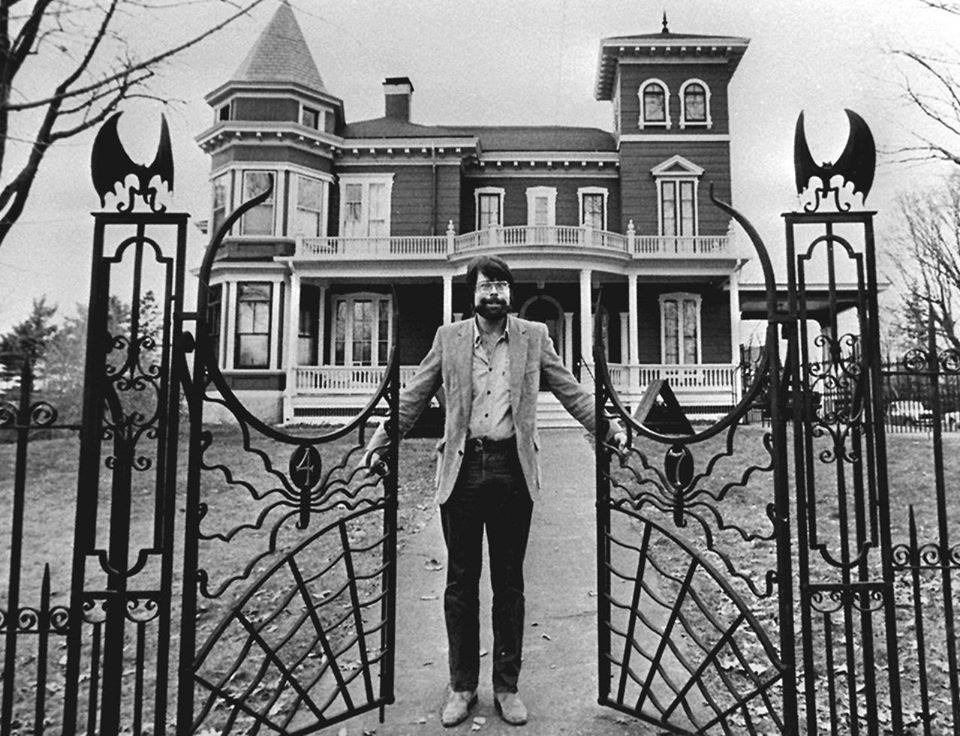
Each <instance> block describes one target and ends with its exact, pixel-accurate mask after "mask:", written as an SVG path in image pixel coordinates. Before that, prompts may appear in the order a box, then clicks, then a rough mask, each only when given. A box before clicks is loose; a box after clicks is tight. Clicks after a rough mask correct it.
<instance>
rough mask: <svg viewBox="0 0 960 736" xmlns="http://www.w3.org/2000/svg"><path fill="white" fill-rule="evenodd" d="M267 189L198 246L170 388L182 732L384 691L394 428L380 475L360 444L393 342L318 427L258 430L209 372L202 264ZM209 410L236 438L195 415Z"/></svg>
mask: <svg viewBox="0 0 960 736" xmlns="http://www.w3.org/2000/svg"><path fill="white" fill-rule="evenodd" d="M269 194H270V193H269V192H267V193H265V194H263V195H260V196H259V197H257V198H255V199H252V200H250V201H249V202H247V203H245V204H244V205H243V206H241V207H240V208H238V209H237V210H236V211H235V212H234V213H233V214H232V215H231V216H230V217H229V218H228V219H227V220H226V222H224V224H223V225H222V227H221V228H220V231H219V232H218V233H217V235H216V236H215V237H214V239H213V241H212V242H211V245H210V247H209V248H208V250H207V253H206V256H205V258H204V262H203V265H202V267H201V269H200V275H199V299H198V305H197V312H196V314H195V315H194V319H195V325H196V327H195V335H196V336H195V339H193V340H192V341H191V340H189V338H188V339H187V342H186V344H185V346H184V351H183V356H182V357H183V359H184V360H185V355H186V353H189V352H193V368H192V371H190V374H189V378H188V379H186V380H185V384H184V385H185V394H186V397H187V404H188V408H189V417H190V439H189V447H190V457H189V466H188V469H187V481H186V484H187V499H186V531H185V534H186V541H185V546H184V563H183V565H184V566H183V570H184V574H183V579H184V596H183V608H182V612H181V616H182V618H181V629H180V631H181V655H180V657H181V658H180V677H179V697H180V700H179V708H178V710H179V712H178V721H177V722H178V726H177V733H183V734H186V733H195V732H197V731H200V730H204V729H207V728H210V727H213V728H216V729H217V731H218V732H219V733H223V734H227V733H256V732H259V731H260V730H261V729H266V730H268V731H271V732H276V733H283V734H286V733H300V734H302V733H310V732H312V731H315V730H319V729H321V728H324V727H326V726H329V725H331V724H334V723H337V722H339V721H342V720H345V719H347V718H350V717H352V716H355V715H357V714H359V713H362V712H364V711H367V710H371V709H375V708H380V710H381V717H382V713H383V707H384V706H385V705H387V704H389V703H391V702H393V675H394V660H393V657H394V649H395V647H394V630H395V620H396V610H395V609H396V596H395V591H396V534H397V449H398V447H397V445H398V441H399V440H398V436H397V434H396V432H393V431H388V434H387V440H386V444H385V445H384V446H382V447H381V448H380V449H381V450H383V451H385V455H386V457H387V469H386V472H385V473H382V474H381V473H373V472H371V471H370V470H369V468H368V467H367V466H368V464H369V463H368V462H366V461H365V458H364V456H365V449H366V446H367V444H368V442H369V440H370V437H368V433H369V428H370V426H371V422H372V421H373V420H374V419H376V417H375V412H377V411H380V412H381V413H382V412H384V411H386V413H387V415H388V419H389V421H388V423H387V426H388V428H390V427H396V426H397V411H398V407H399V403H398V397H399V386H400V377H399V362H398V361H399V359H398V357H397V355H398V354H397V345H398V341H397V339H396V335H394V339H393V351H392V354H391V356H390V360H389V367H388V369H387V371H386V374H385V377H384V380H383V382H382V384H381V385H380V387H379V389H378V390H377V392H376V394H375V395H374V396H373V397H372V398H371V399H370V400H369V402H368V403H367V405H366V407H365V408H364V409H363V410H362V411H360V412H359V414H357V415H356V416H355V417H353V418H352V419H351V420H350V421H348V422H346V423H345V424H344V426H339V427H336V428H334V429H329V430H327V431H326V432H324V433H320V434H318V433H317V432H316V428H313V430H312V431H310V430H308V431H302V432H296V431H293V430H288V429H286V428H284V429H280V428H277V427H273V426H271V425H269V424H267V423H265V422H263V421H262V420H260V419H259V418H258V417H257V416H256V415H255V413H254V412H253V411H251V410H250V409H249V408H247V407H246V406H244V404H243V403H242V402H241V401H240V400H239V399H238V398H237V397H236V395H235V394H234V391H233V389H232V387H231V385H230V383H229V382H228V381H227V379H226V378H225V377H224V375H223V374H222V373H221V371H220V368H219V362H220V361H219V357H218V352H217V349H218V342H219V336H220V332H221V330H220V326H219V324H218V322H219V315H218V314H217V312H216V308H217V306H218V305H217V302H216V301H215V300H212V299H211V293H212V292H213V290H214V287H213V286H212V285H211V272H212V268H213V264H214V260H215V259H216V257H217V254H218V250H219V247H220V244H221V242H222V240H223V236H224V235H225V234H226V233H228V232H229V231H230V228H231V226H232V225H233V224H234V223H235V222H237V221H238V220H239V218H241V217H242V216H243V214H244V213H245V212H247V211H249V210H250V209H251V208H253V207H255V206H256V205H258V204H259V203H260V202H262V201H263V200H264V199H265V198H266V197H267V196H269ZM393 304H394V309H395V308H396V306H395V305H396V300H394V302H393ZM392 324H393V325H396V324H397V319H396V315H394V318H393V320H392ZM183 371H184V375H186V374H187V370H186V368H184V369H183ZM291 388H292V387H291ZM211 409H213V410H216V411H218V412H219V418H220V420H221V421H225V422H226V423H228V424H232V425H233V426H234V427H235V428H236V429H238V430H239V437H240V439H239V440H238V441H236V442H234V443H233V444H231V443H230V441H229V440H228V439H227V437H225V436H224V434H223V433H222V432H219V433H218V432H217V431H215V429H214V428H212V427H210V426H208V425H207V424H206V423H205V422H206V421H207V420H208V418H209V413H210V410H211ZM234 436H236V434H234ZM224 563H227V564H224Z"/></svg>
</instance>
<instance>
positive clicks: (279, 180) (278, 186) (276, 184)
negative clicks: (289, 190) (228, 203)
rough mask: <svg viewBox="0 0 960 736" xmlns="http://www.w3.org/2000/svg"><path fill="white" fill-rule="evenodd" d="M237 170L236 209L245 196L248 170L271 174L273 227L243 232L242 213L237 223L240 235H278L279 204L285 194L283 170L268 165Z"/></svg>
mask: <svg viewBox="0 0 960 736" xmlns="http://www.w3.org/2000/svg"><path fill="white" fill-rule="evenodd" d="M239 171H240V186H238V187H234V193H235V195H236V197H237V201H236V203H235V205H234V209H236V207H239V206H240V204H241V203H242V202H243V201H244V200H245V199H246V198H247V196H246V192H245V190H244V184H245V183H246V176H247V173H248V172H251V173H252V172H262V173H266V174H273V227H272V228H271V231H270V232H269V233H263V234H251V233H245V232H244V231H243V228H244V217H246V215H244V217H241V218H240V222H239V223H237V224H238V225H239V230H240V237H243V238H252V239H256V238H276V237H278V236H277V233H279V232H280V224H281V222H280V220H279V216H280V212H281V210H282V208H281V207H280V206H279V205H280V204H281V203H282V202H283V197H284V195H285V193H284V191H283V180H284V176H283V171H281V170H279V169H277V168H273V167H269V166H263V167H258V166H250V167H243V168H241V169H239Z"/></svg>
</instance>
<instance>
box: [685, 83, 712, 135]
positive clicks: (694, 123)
mask: <svg viewBox="0 0 960 736" xmlns="http://www.w3.org/2000/svg"><path fill="white" fill-rule="evenodd" d="M694 84H699V85H700V86H701V87H703V94H704V108H705V110H704V111H705V112H706V118H705V119H704V120H687V100H686V92H687V88H688V87H690V86H691V85H694ZM679 97H680V128H681V129H683V128H706V129H707V130H709V129H710V128H712V127H713V117H712V115H711V114H710V85H709V84H707V83H706V82H704V81H703V80H702V79H697V78H695V77H694V78H691V79H688V80H687V81H685V82H684V83H683V84H682V85H680V92H679Z"/></svg>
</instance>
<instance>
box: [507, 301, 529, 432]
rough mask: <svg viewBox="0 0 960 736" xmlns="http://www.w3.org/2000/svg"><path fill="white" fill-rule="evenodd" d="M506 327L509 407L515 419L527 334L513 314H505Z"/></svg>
mask: <svg viewBox="0 0 960 736" xmlns="http://www.w3.org/2000/svg"><path fill="white" fill-rule="evenodd" d="M507 329H508V330H509V331H510V337H509V338H507V344H508V345H509V354H510V409H511V410H512V411H513V417H514V421H516V417H517V409H518V407H519V406H520V392H521V390H522V389H523V370H524V368H526V363H527V340H528V335H527V330H526V328H524V327H523V326H522V324H521V323H520V322H519V321H518V320H517V318H516V317H514V316H513V315H508V316H507Z"/></svg>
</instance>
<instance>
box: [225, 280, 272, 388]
mask: <svg viewBox="0 0 960 736" xmlns="http://www.w3.org/2000/svg"><path fill="white" fill-rule="evenodd" d="M244 286H267V287H269V294H268V296H267V299H266V300H262V299H257V300H243V299H242V293H243V287H244ZM273 287H274V282H272V281H237V282H236V296H235V298H234V320H233V337H234V347H233V367H234V369H236V370H270V364H271V359H272V350H273V297H274V292H273ZM244 301H251V302H255V303H257V304H266V305H267V329H266V332H241V331H240V305H241V303H243V302H244ZM264 334H265V335H266V336H267V351H266V363H264V364H262V365H261V364H257V365H241V363H240V356H241V350H240V343H241V337H242V336H243V335H264Z"/></svg>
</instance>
